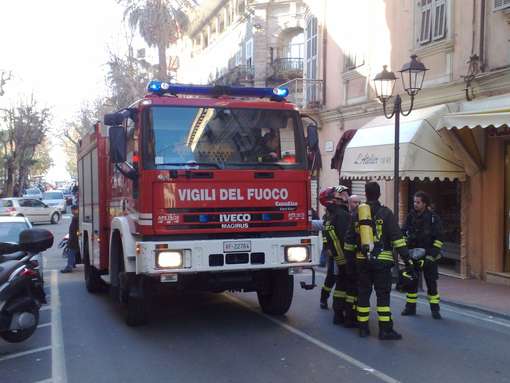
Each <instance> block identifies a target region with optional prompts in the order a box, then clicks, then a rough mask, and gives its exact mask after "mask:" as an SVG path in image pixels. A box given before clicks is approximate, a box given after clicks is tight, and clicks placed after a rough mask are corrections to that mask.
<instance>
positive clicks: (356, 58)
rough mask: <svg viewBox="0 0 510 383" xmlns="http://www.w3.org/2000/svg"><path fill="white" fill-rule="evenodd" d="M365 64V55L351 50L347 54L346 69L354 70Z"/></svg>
mask: <svg viewBox="0 0 510 383" xmlns="http://www.w3.org/2000/svg"><path fill="white" fill-rule="evenodd" d="M363 64H365V56H364V55H362V54H361V53H358V52H349V53H347V54H346V55H345V61H344V69H345V70H346V71H349V70H354V69H356V68H358V67H360V66H362V65H363Z"/></svg>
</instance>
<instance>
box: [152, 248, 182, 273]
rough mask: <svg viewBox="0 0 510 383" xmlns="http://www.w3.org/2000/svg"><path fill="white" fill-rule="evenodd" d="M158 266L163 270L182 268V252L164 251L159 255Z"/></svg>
mask: <svg viewBox="0 0 510 383" xmlns="http://www.w3.org/2000/svg"><path fill="white" fill-rule="evenodd" d="M156 263H157V265H158V267H161V268H174V269H175V268H178V267H181V266H182V253H181V252H180V251H162V252H160V253H158V258H157V262H156Z"/></svg>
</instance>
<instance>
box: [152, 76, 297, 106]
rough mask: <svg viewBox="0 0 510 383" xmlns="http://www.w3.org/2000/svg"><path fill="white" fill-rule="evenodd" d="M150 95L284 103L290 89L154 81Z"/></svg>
mask: <svg viewBox="0 0 510 383" xmlns="http://www.w3.org/2000/svg"><path fill="white" fill-rule="evenodd" d="M147 90H148V91H149V92H150V93H156V94H160V95H161V94H165V93H168V94H174V95H177V94H190V95H195V96H208V97H219V96H223V95H225V96H236V97H253V98H270V99H272V100H275V101H282V100H284V99H285V97H287V96H288V95H289V89H288V88H255V87H241V86H223V85H216V86H203V85H180V84H170V83H168V82H164V81H158V80H152V81H151V82H149V85H148V86H147Z"/></svg>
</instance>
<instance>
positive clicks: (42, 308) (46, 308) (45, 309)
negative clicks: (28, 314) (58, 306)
mask: <svg viewBox="0 0 510 383" xmlns="http://www.w3.org/2000/svg"><path fill="white" fill-rule="evenodd" d="M48 310H51V306H42V307H41V308H40V309H39V311H48Z"/></svg>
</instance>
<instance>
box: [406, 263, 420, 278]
mask: <svg viewBox="0 0 510 383" xmlns="http://www.w3.org/2000/svg"><path fill="white" fill-rule="evenodd" d="M404 272H405V273H407V274H408V275H409V276H411V277H412V279H416V278H418V273H417V272H416V268H415V267H414V266H413V265H412V264H411V263H410V262H409V261H407V263H406V266H405V268H404Z"/></svg>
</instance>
